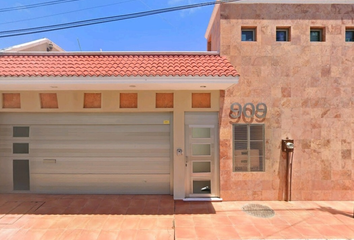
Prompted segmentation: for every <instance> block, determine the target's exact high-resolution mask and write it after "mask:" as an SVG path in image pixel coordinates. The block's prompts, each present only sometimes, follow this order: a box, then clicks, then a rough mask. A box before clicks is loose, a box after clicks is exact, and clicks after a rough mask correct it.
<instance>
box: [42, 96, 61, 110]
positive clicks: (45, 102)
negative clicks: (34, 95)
mask: <svg viewBox="0 0 354 240" xmlns="http://www.w3.org/2000/svg"><path fill="white" fill-rule="evenodd" d="M39 97H40V99H41V108H58V98H57V94H56V93H40V94H39Z"/></svg>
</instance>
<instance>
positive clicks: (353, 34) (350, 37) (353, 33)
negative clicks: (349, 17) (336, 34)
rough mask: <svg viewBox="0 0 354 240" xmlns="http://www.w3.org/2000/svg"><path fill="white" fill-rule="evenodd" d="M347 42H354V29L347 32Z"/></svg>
mask: <svg viewBox="0 0 354 240" xmlns="http://www.w3.org/2000/svg"><path fill="white" fill-rule="evenodd" d="M345 41H346V42H354V28H352V29H346V30H345Z"/></svg>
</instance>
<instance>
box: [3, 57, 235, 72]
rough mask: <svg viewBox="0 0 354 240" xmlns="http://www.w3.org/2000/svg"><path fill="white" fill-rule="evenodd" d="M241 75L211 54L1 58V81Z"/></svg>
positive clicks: (220, 58) (229, 64)
mask: <svg viewBox="0 0 354 240" xmlns="http://www.w3.org/2000/svg"><path fill="white" fill-rule="evenodd" d="M237 75H238V73H237V71H236V70H235V68H234V67H233V66H232V65H231V63H230V62H229V61H228V60H227V59H226V58H224V57H221V56H219V55H209V54H204V55H203V54H195V55H193V54H183V53H181V54H171V55H169V54H150V55H146V54H141V55H135V54H134V55H119V54H118V55H117V54H112V55H107V54H105V55H81V54H80V55H65V54H58V55H52V54H48V55H45V54H42V55H23V54H18V55H16V54H4V55H0V76H1V77H20V76H30V77H36V76H43V77H49V76H51V77H60V76H67V77H79V76H89V77H110V76H154V77H156V76H207V77H222V76H225V77H231V76H237Z"/></svg>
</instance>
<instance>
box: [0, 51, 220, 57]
mask: <svg viewBox="0 0 354 240" xmlns="http://www.w3.org/2000/svg"><path fill="white" fill-rule="evenodd" d="M14 55H15V56H26V55H29V56H36V55H37V56H83V55H86V56H87V55H89V56H105V55H111V56H112V55H120V56H128V55H135V56H138V55H141V56H143V55H212V56H213V55H220V53H219V52H217V51H102V52H101V51H92V52H90V51H87V52H38V51H36V52H1V51H0V56H14Z"/></svg>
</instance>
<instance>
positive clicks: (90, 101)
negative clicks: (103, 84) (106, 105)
mask: <svg viewBox="0 0 354 240" xmlns="http://www.w3.org/2000/svg"><path fill="white" fill-rule="evenodd" d="M84 108H101V93H85V94H84Z"/></svg>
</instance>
